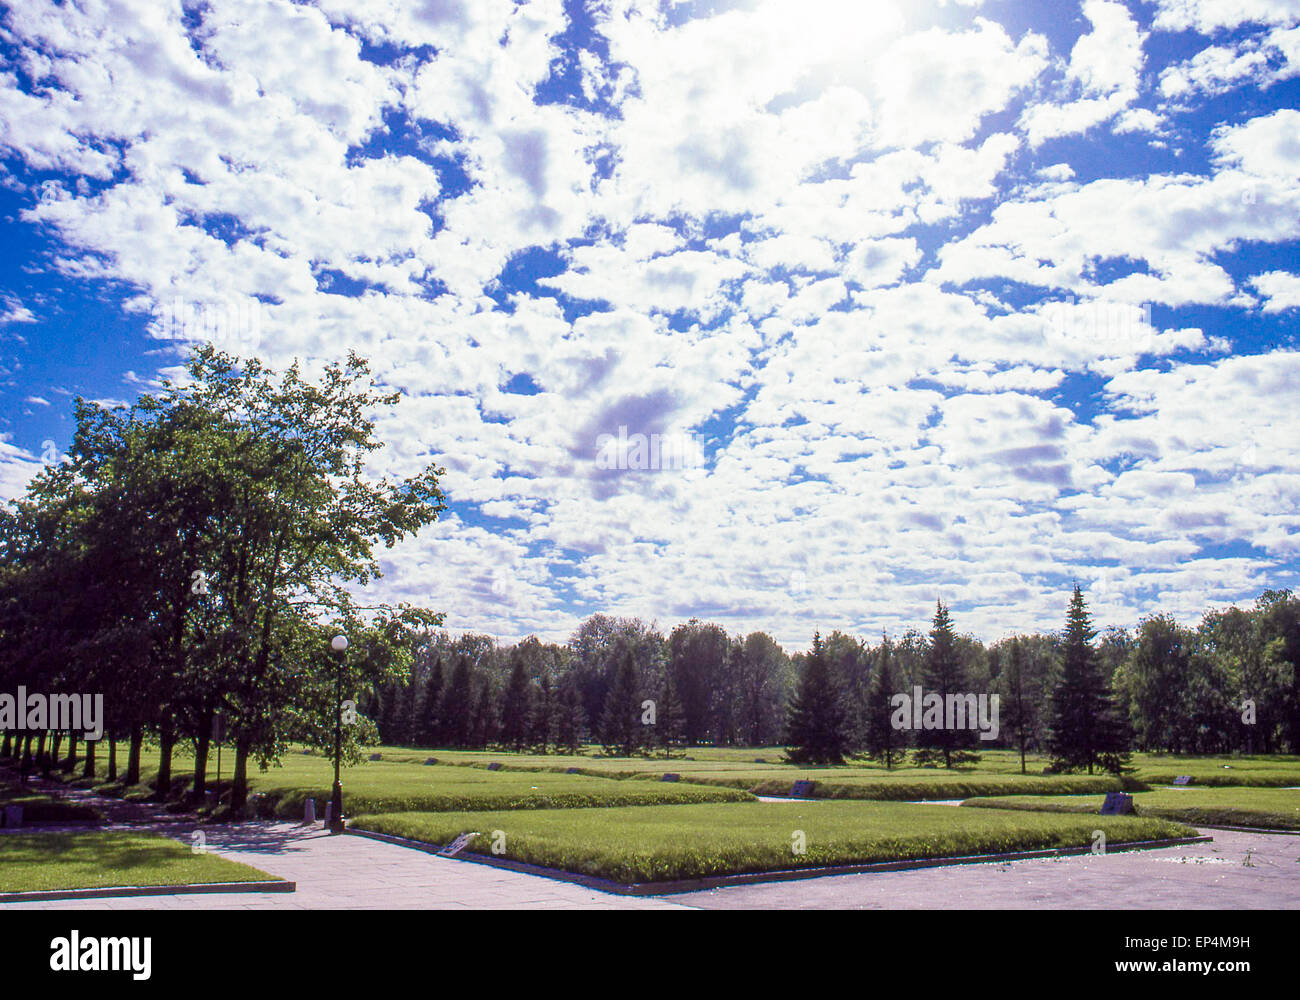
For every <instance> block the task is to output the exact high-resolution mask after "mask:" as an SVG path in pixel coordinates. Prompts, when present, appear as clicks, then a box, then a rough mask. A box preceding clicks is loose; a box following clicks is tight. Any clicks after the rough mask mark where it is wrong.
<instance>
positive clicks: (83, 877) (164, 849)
mask: <svg viewBox="0 0 1300 1000" xmlns="http://www.w3.org/2000/svg"><path fill="white" fill-rule="evenodd" d="M273 878H274V876H272V875H268V874H266V872H263V871H258V870H257V869H256V868H250V867H249V866H248V865H242V864H239V863H238V862H235V861H228V860H226V859H225V858H221V857H218V856H217V855H215V854H194V853H192V852H191V850H190V848H189V847H187V846H186V845H184V844H181V843H178V842H177V841H175V840H172V839H171V838H170V837H164V836H161V835H159V834H141V833H121V832H118V831H115V830H99V831H87V832H85V833H80V832H78V833H6V834H0V892H36V891H42V890H52V889H89V888H106V887H110V886H137V885H138V886H144V885H183V884H186V883H203V882H263V881H268V880H271V879H273Z"/></svg>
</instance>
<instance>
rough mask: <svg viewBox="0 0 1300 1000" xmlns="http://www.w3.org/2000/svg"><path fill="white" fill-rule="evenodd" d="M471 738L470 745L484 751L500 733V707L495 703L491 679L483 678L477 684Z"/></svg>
mask: <svg viewBox="0 0 1300 1000" xmlns="http://www.w3.org/2000/svg"><path fill="white" fill-rule="evenodd" d="M471 731H472V733H473V736H472V737H471V740H470V742H471V744H472V745H473V746H474V748H475V749H477V750H486V749H487V748H488V746H489V745H490V744H492V743H494V742H496V739H497V737H498V735H499V734H500V732H501V706H500V704H499V702H498V701H497V693H496V689H495V688H494V687H493V686H492V678H490V677H484V678H482V680H481V681H480V683H479V689H478V697H477V698H476V699H475V701H474V720H473V726H472V730H471Z"/></svg>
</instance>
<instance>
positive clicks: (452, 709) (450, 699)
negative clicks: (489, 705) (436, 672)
mask: <svg viewBox="0 0 1300 1000" xmlns="http://www.w3.org/2000/svg"><path fill="white" fill-rule="evenodd" d="M438 717H439V718H440V719H441V720H442V733H443V739H444V740H445V741H446V744H447V746H449V747H457V748H464V747H467V746H469V743H470V739H471V737H472V735H473V727H474V684H473V677H472V676H471V674H470V667H469V658H468V657H466V656H462V657H461V658H460V659H459V660H457V661H456V666H455V667H454V668H453V669H452V672H451V682H450V683H449V684H448V685H447V690H446V692H445V693H444V694H443V696H442V705H441V707H440V708H439V710H438Z"/></svg>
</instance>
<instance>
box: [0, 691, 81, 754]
mask: <svg viewBox="0 0 1300 1000" xmlns="http://www.w3.org/2000/svg"><path fill="white" fill-rule="evenodd" d="M0 729H3V730H5V731H6V732H9V731H11V730H12V731H15V732H17V731H22V730H28V731H31V732H45V731H47V730H55V731H57V732H64V731H68V732H71V731H74V730H81V732H82V733H84V734H85V738H86V739H88V740H91V741H94V740H98V739H99V738H100V737H101V736H103V735H104V696H103V695H102V694H96V695H89V694H48V695H47V694H28V693H27V688H25V687H23V686H21V685H19V688H18V694H17V696H15V695H12V694H9V693H8V692H3V693H0Z"/></svg>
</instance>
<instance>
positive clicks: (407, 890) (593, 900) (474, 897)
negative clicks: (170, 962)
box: [0, 822, 686, 911]
mask: <svg viewBox="0 0 1300 1000" xmlns="http://www.w3.org/2000/svg"><path fill="white" fill-rule="evenodd" d="M182 826H183V825H182ZM202 829H203V833H204V836H205V837H206V838H207V846H208V849H209V850H211V851H213V852H215V853H217V854H220V855H221V856H222V857H227V858H230V859H231V860H234V861H242V862H243V863H245V864H249V865H252V866H253V867H254V868H258V869H261V870H262V871H264V872H267V873H268V874H271V875H275V876H277V877H279V878H283V879H287V880H289V881H291V882H296V883H297V884H298V891H297V892H294V893H219V892H216V893H207V894H204V896H203V897H202V898H201V899H199V898H196V897H193V896H150V897H135V898H111V899H94V900H59V901H51V902H42V903H5V904H0V911H4V910H15V909H42V910H56V909H71V910H89V909H104V910H155V909H156V910H191V909H204V910H267V909H270V910H280V909H290V910H292V909H312V910H319V909H346V910H401V909H444V908H447V909H459V908H473V909H505V908H525V909H620V910H627V909H636V910H682V909H685V908H686V907H684V906H683V905H682V904H680V903H672V902H667V901H665V900H660V899H641V898H629V897H626V896H615V895H611V894H608V893H603V892H596V891H594V890H591V889H586V888H583V887H582V886H577V885H572V884H570V883H568V882H560V881H558V880H556V879H550V878H543V877H541V876H537V875H524V874H520V873H517V872H507V871H503V870H501V869H496V868H489V867H486V866H484V865H476V864H471V863H468V862H463V861H456V860H454V859H452V858H440V857H438V856H436V855H432V854H427V853H425V852H424V851H417V850H412V849H411V848H407V847H399V846H396V845H394V844H385V843H381V842H379V841H375V840H369V839H367V838H365V837H351V836H347V835H344V836H332V835H330V834H328V833H326V832H325V831H324V830H323V829H322V828H321V827H320V826H315V827H310V828H309V827H303V826H301V825H296V824H293V823H263V822H252V823H239V824H231V825H226V826H204V827H203V828H202ZM157 832H160V833H166V834H168V835H169V836H173V837H176V839H178V840H181V841H182V842H184V843H189V828H188V827H184V828H181V827H180V826H178V824H175V823H169V824H166V826H165V827H159V828H158V830H157Z"/></svg>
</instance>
